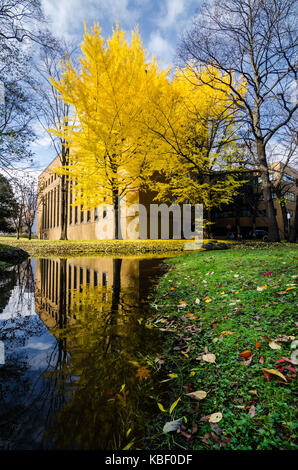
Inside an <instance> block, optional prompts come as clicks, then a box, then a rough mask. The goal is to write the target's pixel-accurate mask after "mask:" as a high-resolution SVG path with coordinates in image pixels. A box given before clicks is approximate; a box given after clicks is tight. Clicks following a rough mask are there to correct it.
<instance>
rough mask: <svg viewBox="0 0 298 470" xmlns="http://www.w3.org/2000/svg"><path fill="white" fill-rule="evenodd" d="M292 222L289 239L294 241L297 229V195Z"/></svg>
mask: <svg viewBox="0 0 298 470" xmlns="http://www.w3.org/2000/svg"><path fill="white" fill-rule="evenodd" d="M294 217H295V218H294V224H293V225H292V226H291V229H290V237H289V241H290V242H291V243H295V242H296V240H297V231H298V196H296V206H295V215H294Z"/></svg>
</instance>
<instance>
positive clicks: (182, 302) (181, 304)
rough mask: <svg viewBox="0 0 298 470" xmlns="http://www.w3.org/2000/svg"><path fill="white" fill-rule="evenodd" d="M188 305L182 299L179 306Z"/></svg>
mask: <svg viewBox="0 0 298 470" xmlns="http://www.w3.org/2000/svg"><path fill="white" fill-rule="evenodd" d="M186 306H187V303H186V302H184V301H183V300H181V301H180V302H179V304H178V308H184V307H186Z"/></svg>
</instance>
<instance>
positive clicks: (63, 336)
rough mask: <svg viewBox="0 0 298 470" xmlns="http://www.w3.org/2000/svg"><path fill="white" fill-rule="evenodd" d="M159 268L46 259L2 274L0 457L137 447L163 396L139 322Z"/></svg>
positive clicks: (132, 261) (150, 332)
mask: <svg viewBox="0 0 298 470" xmlns="http://www.w3.org/2000/svg"><path fill="white" fill-rule="evenodd" d="M160 265H161V260H160V259H137V258H123V259H113V258H110V257H109V258H106V257H101V258H73V259H70V258H68V259H53V258H48V259H36V260H35V259H33V260H28V261H26V262H24V263H22V264H20V265H18V266H15V267H12V268H10V269H9V270H7V271H5V272H2V273H1V274H0V340H1V342H2V343H0V344H1V345H2V347H3V345H4V352H5V357H4V358H3V357H2V361H0V362H2V364H0V449H113V450H117V449H123V448H125V447H127V446H128V447H130V446H131V445H132V444H133V446H134V448H142V442H143V439H144V436H145V433H146V426H147V424H148V423H150V422H152V421H154V416H155V415H156V414H157V412H158V408H157V406H156V396H157V393H158V389H159V387H161V385H160V382H161V378H160V377H159V372H158V370H159V356H158V354H160V351H161V338H160V335H159V333H158V330H157V329H151V328H150V325H148V323H147V320H146V319H147V318H148V316H149V315H150V313H152V312H151V311H150V306H149V301H148V294H149V292H150V288H151V286H152V283H153V282H154V280H156V278H157V276H158V274H159V273H160V269H161V268H160ZM2 356H3V354H2Z"/></svg>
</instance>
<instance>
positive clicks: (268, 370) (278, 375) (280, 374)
mask: <svg viewBox="0 0 298 470" xmlns="http://www.w3.org/2000/svg"><path fill="white" fill-rule="evenodd" d="M262 370H264V371H265V372H268V374H272V375H276V376H277V377H280V378H281V379H283V380H284V381H285V382H286V381H287V379H286V378H285V376H284V375H283V374H282V373H281V372H279V371H278V370H276V369H262Z"/></svg>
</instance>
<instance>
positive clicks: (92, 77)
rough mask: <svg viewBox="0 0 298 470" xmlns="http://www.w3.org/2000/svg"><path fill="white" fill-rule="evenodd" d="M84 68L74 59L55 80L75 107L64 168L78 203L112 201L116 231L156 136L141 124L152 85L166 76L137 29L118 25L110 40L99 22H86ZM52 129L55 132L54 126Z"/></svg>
mask: <svg viewBox="0 0 298 470" xmlns="http://www.w3.org/2000/svg"><path fill="white" fill-rule="evenodd" d="M82 53H83V55H82V57H81V58H80V60H79V63H80V70H79V71H77V70H75V69H74V68H73V67H72V64H71V62H70V61H66V63H65V65H64V73H63V76H62V78H61V79H60V81H55V80H52V83H53V85H54V86H55V88H56V90H57V92H58V93H59V95H60V96H61V97H62V99H63V100H64V101H65V102H66V103H69V104H70V105H72V106H73V107H74V109H75V113H76V120H77V123H78V124H77V125H76V126H75V127H74V128H73V129H72V134H71V142H70V143H69V145H70V147H71V152H70V154H71V157H70V159H69V165H68V167H67V168H60V169H56V171H57V173H59V172H60V173H61V172H62V173H63V172H64V173H65V174H67V175H68V178H69V180H70V181H71V182H72V191H73V193H74V202H73V204H75V205H82V206H83V207H84V209H90V208H94V207H97V206H98V205H100V204H103V203H105V204H112V205H113V207H114V235H115V237H116V238H117V236H118V233H119V225H118V224H119V200H120V198H122V197H124V196H125V195H126V194H127V193H128V192H129V191H131V190H132V189H134V188H138V187H139V185H140V176H141V175H142V171H143V169H144V167H145V165H146V159H147V158H148V154H149V153H150V151H151V144H152V141H153V140H154V136H153V135H152V133H150V132H149V131H148V130H147V131H146V128H145V127H144V125H143V118H142V115H143V112H144V109H146V107H148V96H149V95H150V94H149V93H148V86H150V83H154V84H155V85H156V82H158V80H159V79H161V80H164V79H165V74H164V73H163V72H159V70H158V65H157V64H156V62H155V60H154V59H152V60H151V61H149V60H148V57H147V55H146V52H145V50H144V48H143V46H142V42H141V39H140V36H139V33H138V31H135V32H133V33H132V39H131V42H130V43H128V42H127V41H126V39H125V34H124V32H123V31H121V30H120V29H119V27H118V26H117V28H116V29H115V30H114V31H113V35H112V37H111V38H109V39H108V40H107V41H106V42H105V40H104V38H103V37H102V35H101V30H100V28H99V26H98V25H95V26H94V27H93V29H92V31H91V32H88V31H87V30H86V28H85V34H84V41H83V43H82ZM52 132H54V133H55V132H57V131H55V130H53V131H52Z"/></svg>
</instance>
